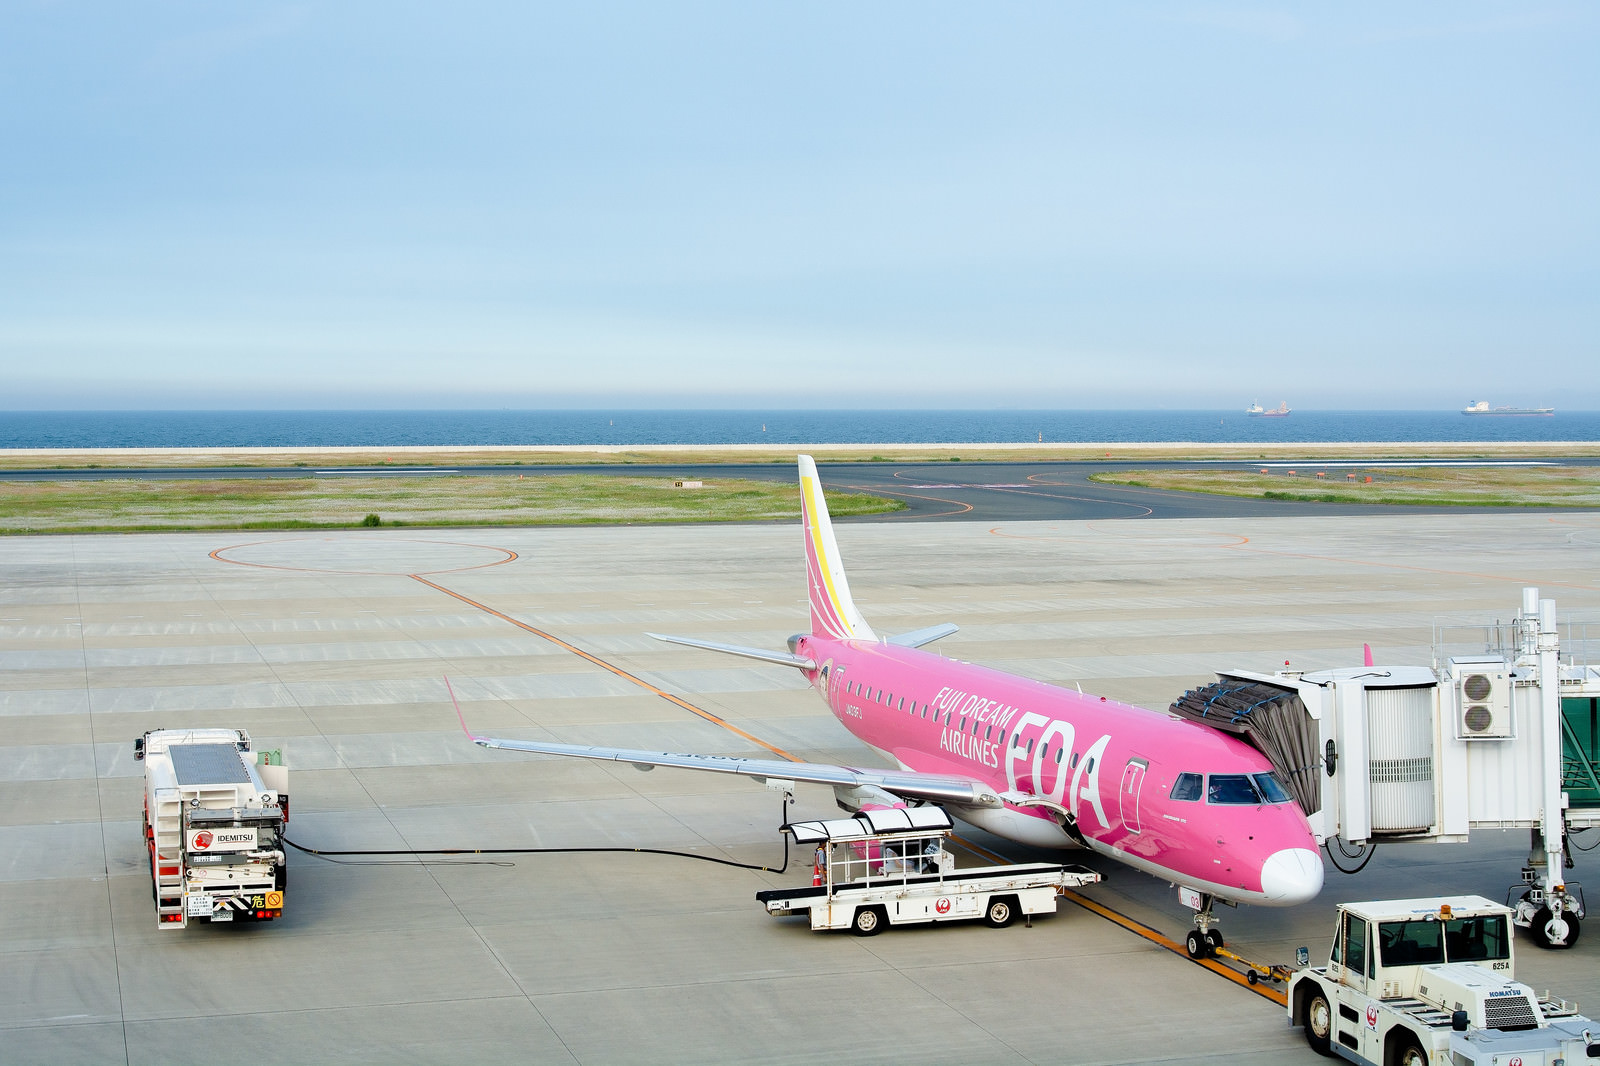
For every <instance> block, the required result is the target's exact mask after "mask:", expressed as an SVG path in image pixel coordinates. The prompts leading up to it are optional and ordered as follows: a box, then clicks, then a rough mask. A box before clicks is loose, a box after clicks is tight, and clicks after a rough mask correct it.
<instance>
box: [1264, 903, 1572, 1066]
mask: <svg viewBox="0 0 1600 1066" xmlns="http://www.w3.org/2000/svg"><path fill="white" fill-rule="evenodd" d="M1511 918H1512V911H1511V908H1509V907H1506V906H1503V905H1501V904H1499V903H1495V902H1494V901H1492V900H1489V899H1485V898H1484V897H1482V896H1449V897H1442V898H1431V899H1408V900H1377V901H1372V902H1365V903H1342V904H1339V906H1338V908H1337V920H1336V922H1335V925H1334V933H1333V944H1332V948H1331V950H1330V951H1329V954H1328V962H1327V964H1326V965H1325V966H1318V967H1303V968H1302V969H1300V970H1299V971H1297V972H1296V973H1295V974H1294V975H1293V976H1292V977H1291V979H1290V983H1289V992H1288V1009H1289V1018H1290V1024H1293V1025H1303V1026H1304V1027H1305V1031H1306V1040H1307V1042H1308V1043H1309V1044H1310V1045H1311V1047H1312V1048H1313V1049H1314V1050H1316V1051H1318V1052H1320V1053H1322V1054H1325V1055H1326V1054H1336V1055H1339V1056H1341V1057H1344V1058H1347V1059H1350V1060H1351V1061H1353V1062H1361V1063H1372V1064H1376V1066H1402V1064H1403V1066H1425V1064H1426V1063H1428V1062H1430V1061H1431V1062H1459V1063H1474V1062H1484V1063H1489V1062H1497V1061H1509V1060H1504V1059H1501V1058H1499V1056H1501V1055H1504V1054H1507V1053H1515V1054H1519V1055H1521V1056H1522V1058H1523V1061H1524V1062H1526V1063H1535V1062H1545V1061H1554V1060H1553V1059H1549V1058H1548V1056H1549V1055H1551V1054H1553V1055H1555V1056H1556V1057H1564V1058H1566V1059H1567V1061H1569V1062H1571V1061H1574V1060H1575V1059H1576V1058H1581V1057H1589V1058H1600V1043H1595V1042H1594V1040H1593V1039H1592V1037H1591V1029H1592V1028H1593V1023H1590V1022H1589V1021H1588V1019H1585V1018H1582V1017H1581V1016H1580V1015H1578V1014H1577V1011H1576V1008H1574V1007H1572V1006H1571V1005H1569V1004H1567V1003H1564V1002H1562V1001H1558V1000H1541V999H1540V998H1539V997H1538V996H1536V995H1535V994H1534V992H1533V990H1532V989H1531V988H1529V987H1528V986H1527V985H1525V984H1522V983H1521V982H1519V981H1517V980H1516V961H1515V955H1514V949H1513V943H1512V938H1513V927H1512V923H1511Z"/></svg>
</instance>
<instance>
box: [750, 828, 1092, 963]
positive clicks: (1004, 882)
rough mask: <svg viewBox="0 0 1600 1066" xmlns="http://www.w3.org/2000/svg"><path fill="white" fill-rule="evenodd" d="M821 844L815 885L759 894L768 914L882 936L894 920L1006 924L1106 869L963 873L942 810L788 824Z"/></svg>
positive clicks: (1031, 867)
mask: <svg viewBox="0 0 1600 1066" xmlns="http://www.w3.org/2000/svg"><path fill="white" fill-rule="evenodd" d="M783 828H784V831H785V832H787V833H789V834H790V835H791V836H792V837H793V838H794V841H795V843H796V844H799V845H815V846H816V847H817V848H818V849H819V855H820V856H821V858H822V861H820V862H818V863H817V864H816V874H815V876H814V878H813V880H814V881H815V882H816V883H815V884H813V885H811V886H809V887H805V888H772V889H765V890H763V891H760V892H757V893H756V900H757V901H758V902H760V903H761V904H763V905H764V906H765V907H766V908H767V913H768V914H773V915H780V916H781V915H791V914H802V913H804V914H809V915H810V919H811V928H813V929H850V930H852V931H853V932H854V933H856V935H858V936H872V935H874V934H875V933H880V932H882V931H883V927H884V926H885V925H904V924H909V923H912V922H948V921H955V920H957V919H963V918H969V919H970V918H982V919H983V920H984V921H986V922H988V923H989V924H990V925H991V926H995V927H996V928H999V927H1002V926H1007V925H1010V924H1011V923H1012V922H1013V921H1015V920H1016V918H1017V916H1018V915H1019V914H1021V915H1025V916H1030V917H1031V916H1032V915H1035V914H1053V913H1055V909H1056V896H1057V895H1058V894H1060V892H1061V891H1062V890H1063V889H1066V888H1081V887H1082V886H1084V885H1089V884H1094V883H1095V882H1097V881H1099V880H1100V875H1099V874H1098V873H1095V872H1094V871H1093V870H1089V869H1086V868H1084V867H1081V866H1055V865H1051V864H1048V863H1025V864H1020V865H1014V866H985V867H978V868H974V869H966V870H958V869H956V865H955V857H954V856H952V855H951V854H950V852H949V851H947V850H946V849H945V846H944V842H945V841H946V840H947V839H948V838H949V837H950V834H951V832H952V830H953V828H954V826H953V823H952V822H951V820H950V816H949V815H948V814H946V813H945V812H944V810H942V809H941V808H939V807H890V808H880V809H874V810H862V811H860V812H858V813H857V814H856V815H855V817H853V818H835V819H830V820H825V821H815V822H792V823H790V824H788V825H785V826H784V827H783Z"/></svg>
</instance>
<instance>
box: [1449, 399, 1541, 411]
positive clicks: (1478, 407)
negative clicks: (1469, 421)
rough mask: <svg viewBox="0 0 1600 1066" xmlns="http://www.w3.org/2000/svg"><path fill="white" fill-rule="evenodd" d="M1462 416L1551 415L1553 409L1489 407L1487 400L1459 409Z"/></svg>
mask: <svg viewBox="0 0 1600 1066" xmlns="http://www.w3.org/2000/svg"><path fill="white" fill-rule="evenodd" d="M1461 413H1462V414H1464V415H1553V414H1555V413H1556V409H1555V408H1554V407H1490V406H1489V401H1488V400H1478V401H1476V402H1474V403H1470V404H1468V405H1467V406H1465V407H1463V408H1462V409H1461Z"/></svg>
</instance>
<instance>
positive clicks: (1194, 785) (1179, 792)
mask: <svg viewBox="0 0 1600 1066" xmlns="http://www.w3.org/2000/svg"><path fill="white" fill-rule="evenodd" d="M1172 798H1173V799H1175V800H1197V799H1199V798H1200V775H1199V774H1179V775H1178V781H1177V784H1175V785H1173V786H1172Z"/></svg>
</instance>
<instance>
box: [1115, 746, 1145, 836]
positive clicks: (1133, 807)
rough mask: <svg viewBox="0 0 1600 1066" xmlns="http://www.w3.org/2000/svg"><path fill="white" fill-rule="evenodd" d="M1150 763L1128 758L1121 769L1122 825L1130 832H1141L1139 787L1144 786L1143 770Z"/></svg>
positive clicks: (1142, 827)
mask: <svg viewBox="0 0 1600 1066" xmlns="http://www.w3.org/2000/svg"><path fill="white" fill-rule="evenodd" d="M1148 769H1150V764H1149V763H1148V762H1146V761H1145V760H1144V759H1129V760H1128V765H1127V766H1125V767H1123V769H1122V788H1121V791H1120V795H1121V799H1122V827H1123V828H1124V829H1126V830H1127V831H1128V832H1130V833H1138V832H1142V831H1143V829H1144V826H1143V824H1142V823H1141V822H1140V821H1139V789H1140V788H1142V787H1144V772H1145V771H1146V770H1148Z"/></svg>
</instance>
